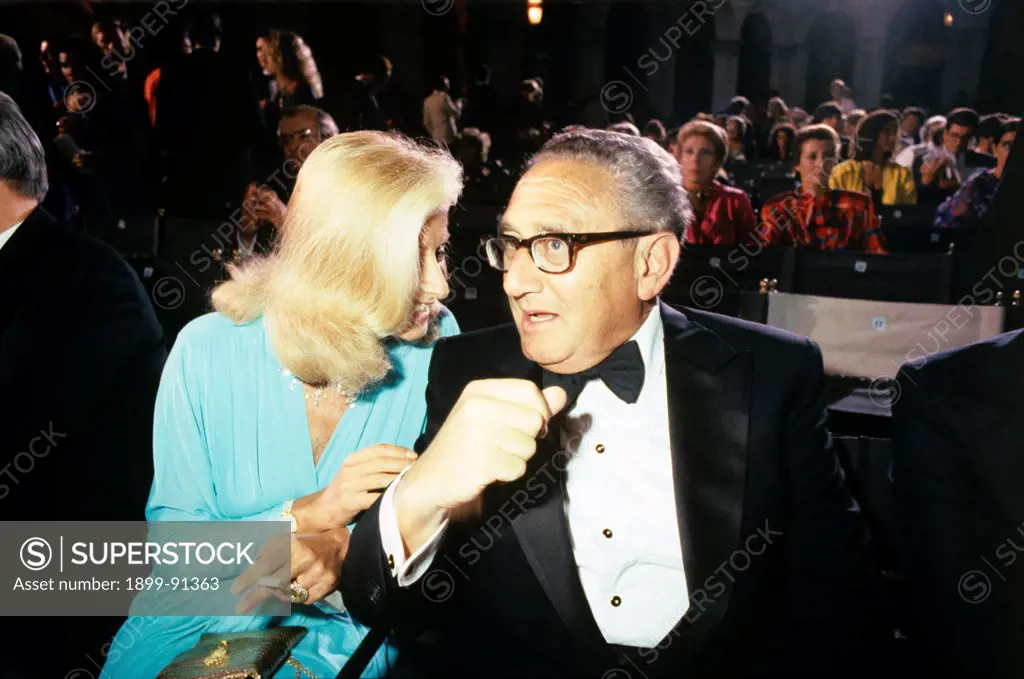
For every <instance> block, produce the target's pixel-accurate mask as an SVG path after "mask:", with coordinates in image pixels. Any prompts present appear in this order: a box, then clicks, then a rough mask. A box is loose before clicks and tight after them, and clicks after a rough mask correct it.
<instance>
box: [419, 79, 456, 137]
mask: <svg viewBox="0 0 1024 679" xmlns="http://www.w3.org/2000/svg"><path fill="white" fill-rule="evenodd" d="M451 89H452V86H451V82H450V81H449V80H448V77H447V76H444V75H441V76H438V78H437V82H435V83H434V89H433V91H432V92H431V93H430V94H429V95H428V96H427V98H426V99H424V100H423V128H424V129H425V130H426V131H427V136H428V137H430V138H431V139H433V140H434V141H435V142H437V143H438V144H444V145H445V146H451V145H452V144H454V143H455V139H456V137H458V134H459V118H460V117H461V116H462V103H461V102H458V101H455V100H454V99H452V96H451V94H450V93H451Z"/></svg>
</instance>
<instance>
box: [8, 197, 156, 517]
mask: <svg viewBox="0 0 1024 679" xmlns="http://www.w3.org/2000/svg"><path fill="white" fill-rule="evenodd" d="M165 358H166V349H165V346H164V335H163V332H162V330H161V329H160V325H159V324H158V323H157V320H156V316H155V315H154V313H153V309H152V307H151V305H150V302H149V299H148V298H147V297H146V294H145V292H144V291H143V289H142V286H141V284H140V283H139V280H138V278H137V277H136V276H135V273H134V272H133V271H132V270H131V268H130V267H129V266H128V264H127V263H126V262H125V261H124V260H123V259H121V257H120V256H119V255H118V254H117V253H116V252H114V250H113V249H111V248H110V247H108V246H107V245H104V244H102V243H100V242H99V241H96V240H94V239H92V238H89V237H87V236H83V235H80V234H76V233H74V232H72V231H71V230H69V229H67V228H66V227H64V226H63V225H60V224H58V223H57V222H55V221H54V220H53V218H52V217H51V216H50V215H49V214H48V213H47V212H46V211H45V210H43V209H42V208H37V209H36V210H35V211H34V212H32V214H31V215H29V217H28V218H27V219H26V220H25V222H24V223H23V224H22V225H21V226H20V227H18V230H17V231H15V232H14V234H13V235H12V236H11V238H10V240H9V241H8V242H7V244H6V245H4V247H3V248H2V249H0V394H2V397H0V399H2V405H0V468H2V469H5V470H6V472H7V473H5V474H3V475H0V520H12V519H25V520H86V519H109V520H142V519H143V518H144V517H143V508H144V506H145V501H146V497H147V494H148V491H149V485H150V483H151V482H152V446H151V441H152V431H153V403H154V400H155V398H156V389H157V385H158V383H159V380H160V373H161V370H162V369H163V363H164V360H165ZM5 465H7V466H6V467H5ZM12 476H13V477H14V478H13V479H12V478H11V477H12Z"/></svg>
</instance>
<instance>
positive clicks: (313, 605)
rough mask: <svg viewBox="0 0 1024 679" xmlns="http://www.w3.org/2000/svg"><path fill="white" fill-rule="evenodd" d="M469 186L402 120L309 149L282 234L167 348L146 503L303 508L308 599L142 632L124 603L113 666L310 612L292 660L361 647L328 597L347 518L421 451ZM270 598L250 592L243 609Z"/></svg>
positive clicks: (321, 672) (297, 573)
mask: <svg viewBox="0 0 1024 679" xmlns="http://www.w3.org/2000/svg"><path fill="white" fill-rule="evenodd" d="M461 187H462V174H461V169H460V167H459V165H458V163H456V162H455V160H454V159H453V158H452V157H451V156H450V155H449V154H448V153H447V152H446V151H443V150H436V149H426V148H423V147H421V146H418V145H416V144H415V143H413V142H412V141H409V140H408V139H405V138H403V137H399V136H395V135H391V134H385V133H381V132H353V133H350V134H343V135H340V136H337V137H333V138H331V139H329V140H327V141H325V142H324V143H323V144H321V145H320V146H319V147H317V149H316V150H315V151H314V152H313V153H312V154H310V156H309V158H308V159H307V160H306V163H305V164H304V165H303V167H302V170H301V171H300V172H299V175H298V178H297V183H296V187H295V192H294V194H293V196H292V199H291V201H290V202H289V205H288V216H287V218H286V222H285V226H284V228H283V229H282V231H281V234H282V235H281V240H280V242H279V243H278V245H277V246H276V247H275V249H274V250H273V251H272V252H271V253H270V254H269V255H268V256H267V257H265V258H254V259H252V260H250V261H248V262H247V263H246V264H244V265H242V266H241V267H239V268H234V269H232V270H231V274H232V278H231V280H229V281H227V282H225V283H223V284H221V285H220V286H219V287H218V288H216V289H215V290H214V292H213V303H214V308H215V309H216V313H212V314H208V315H206V316H203V317H201V318H199V319H197V320H195V321H193V322H192V323H190V324H189V325H188V326H186V327H185V329H184V330H182V332H181V334H180V335H179V336H178V340H177V343H176V344H175V346H174V348H173V349H172V351H171V354H170V357H169V359H168V361H167V366H166V368H165V371H164V374H163V378H162V381H161V384H160V390H159V393H158V396H157V404H156V415H155V425H154V437H153V439H154V462H155V465H154V467H155V469H154V472H155V477H154V480H153V487H152V490H151V492H150V498H149V503H148V505H147V518H148V519H149V520H150V521H203V520H216V521H235V520H277V519H281V520H289V521H290V520H292V519H294V521H295V528H296V531H297V532H296V533H295V534H294V535H293V537H292V545H291V563H292V572H291V579H292V583H293V584H292V594H293V596H295V597H297V598H299V599H305V602H304V604H305V605H298V606H296V607H294V608H293V611H296V613H295V614H293V615H292V616H290V617H287V618H269V617H258V616H251V615H249V616H241V617H220V618H212V617H209V618H199V617H194V618H175V617H167V618H158V619H156V621H157V622H155V623H154V622H146V623H145V624H144V627H145V629H146V634H145V638H144V639H138V638H136V634H135V632H134V630H135V629H137V628H138V627H139V626H140V625H139V624H138V622H137V621H136V622H135V623H134V624H133V620H132V619H129V621H128V623H126V624H125V626H124V627H122V629H121V631H120V632H119V633H118V635H117V637H116V638H115V639H114V642H113V646H112V647H111V651H110V653H108V658H109V660H108V663H107V666H106V668H105V671H106V674H105V676H108V677H115V678H116V677H133V678H138V677H152V676H155V675H156V674H157V673H158V671H159V670H160V669H161V668H163V667H164V666H166V665H167V664H168V663H169V662H170V661H171V660H172V659H173V658H174V657H175V656H176V655H177V654H178V653H180V652H182V651H183V650H186V649H188V648H190V647H192V646H193V645H194V644H195V642H196V641H197V639H198V638H199V635H200V634H202V633H204V632H226V631H245V630H254V629H261V628H266V627H270V626H274V627H276V626H280V625H301V626H304V627H307V628H309V634H308V635H307V636H306V637H305V639H304V640H303V641H302V642H301V643H300V644H299V646H298V647H297V648H296V650H295V651H294V652H293V658H295V659H296V660H297V661H298V662H299V663H301V664H302V665H303V666H304V667H306V668H308V669H309V670H310V671H311V672H312V673H313V674H314V675H315V676H317V677H333V676H334V675H335V674H336V673H337V672H338V671H339V669H340V668H341V667H342V665H344V663H345V662H346V661H347V660H348V658H349V657H350V656H351V654H352V653H353V652H354V650H355V649H356V647H357V646H358V644H359V642H360V640H361V639H362V638H363V637H364V636H365V635H366V633H367V631H368V630H367V629H366V628H365V627H362V626H360V625H359V624H357V623H355V622H354V621H353V620H352V618H351V617H350V616H349V615H348V613H347V612H342V611H340V610H339V609H338V608H335V607H333V606H331V605H329V604H327V603H326V602H324V601H323V599H324V598H325V597H328V595H331V594H332V593H333V592H334V591H335V590H336V589H337V586H338V579H339V575H340V572H341V566H342V562H343V560H344V557H345V553H346V551H347V549H348V539H349V526H351V525H354V522H355V520H356V518H357V517H358V515H359V513H360V512H362V511H363V510H365V509H367V508H368V507H369V506H370V505H371V504H372V503H373V501H374V500H375V499H376V497H377V496H378V495H379V494H380V492H381V491H382V490H383V489H384V488H385V487H386V486H387V485H388V483H390V482H391V480H392V479H394V478H395V476H396V475H397V474H398V473H399V472H401V471H402V470H403V469H404V468H405V467H407V466H408V465H409V464H410V463H411V462H412V460H413V459H415V454H414V453H411V452H409V451H408V450H407V448H412V446H413V444H414V442H415V440H416V438H417V436H419V434H420V433H421V431H422V429H423V426H424V422H425V416H426V405H425V402H424V393H425V390H426V383H427V368H428V365H429V362H430V355H431V351H432V346H431V345H432V342H433V340H434V339H436V338H437V337H439V336H447V335H452V334H455V333H457V332H458V328H457V326H456V324H455V321H454V319H453V318H452V316H451V315H450V314H449V313H448V312H447V310H446V309H445V308H444V307H443V306H441V300H443V299H444V298H445V297H446V296H447V294H448V284H447V271H446V265H445V246H446V243H447V240H448V209H449V208H450V206H451V205H453V204H454V203H455V201H456V200H457V198H458V196H459V193H460V191H461ZM257 563H259V562H257ZM254 568H255V567H254ZM256 575H259V573H254V574H250V575H244V576H243V578H248V580H252V581H253V582H248V584H249V585H251V584H254V582H255V576H256ZM241 579H242V578H240V580H241ZM239 589H240V590H245V589H246V587H244V586H243V587H240V588H239ZM233 591H235V590H234V589H233ZM267 596H269V592H268V591H267V590H264V589H263V588H260V587H257V588H254V589H251V590H249V591H248V593H246V594H245V595H244V596H242V598H241V600H240V602H239V611H240V612H242V613H245V612H246V611H247V610H251V608H252V607H254V606H255V605H256V604H257V603H258V602H259V601H260V599H262V598H266V597H267ZM332 601H333V598H332ZM115 651H116V655H115ZM390 653H391V650H390V649H389V647H388V646H386V645H385V646H384V647H382V649H381V650H380V651H378V653H377V655H376V656H375V658H374V659H373V661H371V663H370V664H369V666H368V667H367V670H366V673H367V676H378V677H379V676H383V675H384V673H385V672H386V668H387V663H388V662H389V661H390V659H391V658H390V657H389V654H390ZM115 658H116V662H115ZM294 675H295V669H294V668H293V667H291V668H289V667H286V669H285V670H283V671H282V672H279V673H278V675H277V676H279V677H284V676H287V677H292V676H294Z"/></svg>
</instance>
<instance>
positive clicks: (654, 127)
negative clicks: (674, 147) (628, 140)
mask: <svg viewBox="0 0 1024 679" xmlns="http://www.w3.org/2000/svg"><path fill="white" fill-rule="evenodd" d="M640 134H641V135H642V136H644V137H647V138H648V139H652V140H654V143H655V144H657V145H658V146H660V147H661V148H665V144H666V142H667V141H668V133H667V132H666V131H665V124H664V123H663V122H661V121H660V120H658V119H657V118H651V119H650V120H648V121H647V122H646V123H644V128H643V129H642V130H641V131H640Z"/></svg>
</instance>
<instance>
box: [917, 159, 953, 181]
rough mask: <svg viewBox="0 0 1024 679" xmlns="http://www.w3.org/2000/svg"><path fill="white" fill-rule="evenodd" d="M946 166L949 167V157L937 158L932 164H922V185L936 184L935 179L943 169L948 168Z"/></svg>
mask: <svg viewBox="0 0 1024 679" xmlns="http://www.w3.org/2000/svg"><path fill="white" fill-rule="evenodd" d="M946 165H949V156H942V157H941V158H936V159H935V160H933V161H931V162H930V163H922V164H921V183H922V184H931V183H932V182H934V181H935V177H936V176H937V175H938V173H939V171H940V170H942V168H944V167H946Z"/></svg>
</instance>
